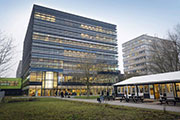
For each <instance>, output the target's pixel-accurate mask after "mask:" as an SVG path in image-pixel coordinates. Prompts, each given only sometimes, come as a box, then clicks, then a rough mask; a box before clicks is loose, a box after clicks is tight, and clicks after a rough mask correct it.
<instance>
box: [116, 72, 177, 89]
mask: <svg viewBox="0 0 180 120" xmlns="http://www.w3.org/2000/svg"><path fill="white" fill-rule="evenodd" d="M176 82H180V71H177V72H168V73H161V74H153V75H145V76H138V77H132V78H129V79H126V80H124V81H122V82H118V83H116V84H114V86H125V85H145V84H157V83H176Z"/></svg>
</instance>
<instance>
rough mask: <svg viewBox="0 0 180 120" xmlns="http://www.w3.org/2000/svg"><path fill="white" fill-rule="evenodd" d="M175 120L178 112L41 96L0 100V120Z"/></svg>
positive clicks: (177, 117) (179, 116)
mask: <svg viewBox="0 0 180 120" xmlns="http://www.w3.org/2000/svg"><path fill="white" fill-rule="evenodd" d="M132 119H135V120H148V119H153V120H163V119H164V120H175V119H180V114H179V113H173V112H166V113H163V111H157V110H147V109H140V108H131V107H124V106H113V105H107V104H98V103H97V104H95V103H85V102H76V101H65V100H60V99H56V98H38V99H37V101H29V102H14V103H0V120H132Z"/></svg>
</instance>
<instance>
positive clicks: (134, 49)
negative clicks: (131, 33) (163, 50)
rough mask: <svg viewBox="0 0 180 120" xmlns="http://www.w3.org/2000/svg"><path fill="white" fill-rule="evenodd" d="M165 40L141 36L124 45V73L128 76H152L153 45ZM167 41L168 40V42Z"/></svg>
mask: <svg viewBox="0 0 180 120" xmlns="http://www.w3.org/2000/svg"><path fill="white" fill-rule="evenodd" d="M160 40H165V39H161V38H158V37H152V36H149V35H145V34H144V35H141V36H139V37H137V38H134V39H132V40H130V41H128V42H125V43H123V44H122V47H123V63H124V73H127V74H138V75H144V74H152V72H150V71H149V70H148V64H149V63H150V62H151V61H150V58H151V57H152V53H151V45H152V44H153V43H154V42H155V41H156V42H157V41H160ZM166 41H167V40H166Z"/></svg>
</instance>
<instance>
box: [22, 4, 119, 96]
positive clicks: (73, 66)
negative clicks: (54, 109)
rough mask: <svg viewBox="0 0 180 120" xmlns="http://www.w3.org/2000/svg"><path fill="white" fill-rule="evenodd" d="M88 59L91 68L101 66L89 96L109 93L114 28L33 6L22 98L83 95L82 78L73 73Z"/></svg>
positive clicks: (114, 60) (112, 76)
mask: <svg viewBox="0 0 180 120" xmlns="http://www.w3.org/2000/svg"><path fill="white" fill-rule="evenodd" d="M90 59H92V61H93V65H94V66H93V67H94V68H98V66H101V67H102V66H103V67H102V68H103V69H102V70H101V71H98V72H97V73H98V74H97V75H96V77H95V78H94V79H93V80H95V81H94V82H92V83H91V87H90V88H91V92H90V93H91V94H100V92H101V91H108V90H109V91H112V87H111V85H112V84H113V83H115V82H116V80H117V76H118V60H117V35H116V25H113V24H109V23H105V22H101V21H97V20H93V19H89V18H85V17H81V16H77V15H73V14H69V13H65V12H61V11H57V10H53V9H49V8H45V7H42V6H38V5H34V6H33V10H32V14H31V17H30V21H29V25H28V29H27V33H26V36H25V40H24V48H23V61H22V78H23V85H22V90H23V91H24V93H25V94H27V95H38V96H53V95H55V93H60V92H61V91H63V92H64V91H68V92H69V93H75V94H77V95H79V94H86V90H87V88H86V85H85V84H84V83H83V82H82V80H83V79H84V78H83V77H77V76H75V73H78V72H80V71H79V69H77V68H78V66H80V65H82V64H83V62H84V61H86V60H90ZM75 78H76V79H75Z"/></svg>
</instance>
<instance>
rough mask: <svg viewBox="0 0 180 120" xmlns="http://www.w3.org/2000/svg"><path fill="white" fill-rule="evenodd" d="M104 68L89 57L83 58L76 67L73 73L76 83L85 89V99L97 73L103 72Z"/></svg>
mask: <svg viewBox="0 0 180 120" xmlns="http://www.w3.org/2000/svg"><path fill="white" fill-rule="evenodd" d="M103 69H104V66H103V65H102V64H100V63H98V64H97V60H96V59H94V58H93V57H91V56H87V55H86V56H84V57H83V58H81V60H80V63H79V64H77V66H76V73H73V76H74V78H75V79H76V81H78V82H81V83H83V84H84V85H85V86H86V87H87V97H89V95H90V87H91V85H92V84H93V83H96V82H97V76H98V73H99V72H101V71H103Z"/></svg>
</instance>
